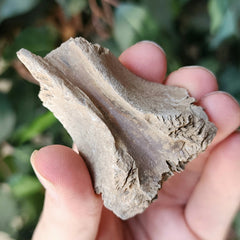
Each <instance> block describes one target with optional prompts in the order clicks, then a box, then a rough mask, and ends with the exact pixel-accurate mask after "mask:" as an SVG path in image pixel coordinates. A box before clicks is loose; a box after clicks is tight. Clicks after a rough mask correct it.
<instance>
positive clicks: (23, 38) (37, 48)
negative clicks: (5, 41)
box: [3, 25, 58, 61]
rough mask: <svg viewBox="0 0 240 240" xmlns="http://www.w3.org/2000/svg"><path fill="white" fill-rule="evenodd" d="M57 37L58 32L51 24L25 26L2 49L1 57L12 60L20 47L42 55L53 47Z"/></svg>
mask: <svg viewBox="0 0 240 240" xmlns="http://www.w3.org/2000/svg"><path fill="white" fill-rule="evenodd" d="M57 39H58V33H57V31H56V29H55V28H54V27H53V26H50V25H47V26H41V27H29V28H26V29H24V30H23V31H21V32H20V34H19V35H18V36H17V37H16V38H15V40H14V41H13V43H12V44H10V45H8V46H7V47H6V48H5V49H4V51H3V58H4V59H5V60H7V61H11V60H13V59H14V58H16V52H17V51H18V50H19V49H21V48H26V49H28V50H29V51H31V52H34V53H36V54H38V55H41V56H44V55H45V54H46V53H48V52H49V51H51V50H52V49H53V48H54V47H55V45H56V41H57Z"/></svg>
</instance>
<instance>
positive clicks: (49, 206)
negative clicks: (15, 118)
mask: <svg viewBox="0 0 240 240" xmlns="http://www.w3.org/2000/svg"><path fill="white" fill-rule="evenodd" d="M31 163H32V166H33V169H34V171H35V173H36V175H37V177H38V179H39V180H40V182H41V183H42V185H43V186H44V188H45V189H46V195H45V202H44V207H43V212H42V216H41V218H40V221H39V223H38V226H37V228H36V230H35V232H34V236H33V240H48V239H49V240H50V239H58V240H61V239H64V240H68V239H69V240H70V239H71V240H72V239H95V237H96V235H97V231H98V225H99V221H100V215H101V209H102V201H101V199H100V197H99V196H97V195H96V194H95V193H94V190H93V187H92V182H91V178H90V175H89V172H88V170H87V168H86V165H85V163H84V162H83V160H82V158H81V157H80V156H79V155H78V154H77V153H75V152H74V151H73V150H72V149H70V148H67V147H64V146H60V145H53V146H48V147H44V148H42V149H41V150H39V151H35V152H33V154H32V156H31Z"/></svg>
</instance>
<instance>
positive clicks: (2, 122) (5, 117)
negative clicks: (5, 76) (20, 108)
mask: <svg viewBox="0 0 240 240" xmlns="http://www.w3.org/2000/svg"><path fill="white" fill-rule="evenodd" d="M15 121H16V116H15V113H14V111H13V109H12V107H11V105H10V103H9V101H8V99H7V97H6V96H5V95H3V94H1V93H0V126H1V129H0V142H2V141H3V140H5V139H6V138H7V137H9V135H10V134H11V133H12V131H13V129H14V126H15Z"/></svg>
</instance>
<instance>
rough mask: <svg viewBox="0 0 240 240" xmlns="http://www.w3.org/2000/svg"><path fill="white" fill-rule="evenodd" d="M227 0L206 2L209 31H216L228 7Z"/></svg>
mask: <svg viewBox="0 0 240 240" xmlns="http://www.w3.org/2000/svg"><path fill="white" fill-rule="evenodd" d="M228 2H229V1H228V0H210V1H209V2H208V12H209V16H210V19H211V24H210V31H211V33H216V32H217V30H218V29H219V28H220V26H221V24H222V22H223V18H224V15H225V13H226V10H227V8H228Z"/></svg>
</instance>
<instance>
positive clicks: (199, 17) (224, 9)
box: [0, 0, 240, 240]
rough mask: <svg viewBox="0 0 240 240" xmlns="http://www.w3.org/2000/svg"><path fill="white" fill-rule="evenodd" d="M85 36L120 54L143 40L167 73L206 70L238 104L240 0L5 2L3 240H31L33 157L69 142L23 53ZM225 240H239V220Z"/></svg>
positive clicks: (0, 133)
mask: <svg viewBox="0 0 240 240" xmlns="http://www.w3.org/2000/svg"><path fill="white" fill-rule="evenodd" d="M75 36H83V37H85V38H87V39H88V40H90V41H92V42H98V43H100V44H102V45H104V46H106V47H108V48H110V49H111V51H112V52H113V53H114V54H115V55H117V56H118V55H119V54H120V53H121V52H122V51H123V50H124V49H126V48H127V47H129V46H131V45H132V44H134V43H136V42H137V41H141V40H146V39H147V40H153V41H156V42H157V43H158V44H160V45H161V46H162V47H163V48H164V50H165V52H166V54H167V58H168V72H171V71H173V70H176V69H178V68H179V67H181V66H184V65H202V66H205V67H207V68H209V69H210V70H211V71H212V72H213V73H214V74H215V75H216V76H217V78H218V81H219V85H220V89H221V90H224V91H227V92H229V93H231V94H232V95H233V96H234V97H235V98H236V99H237V100H238V101H240V1H239V0H209V1H207V0H205V1H204V0H198V1H194V0H192V1H190V0H168V1H165V0H135V1H134V0H131V1H120V0H119V1H117V0H102V1H96V0H55V1H54V0H41V1H40V0H0V239H1V240H7V239H19V240H25V239H31V235H32V232H33V230H34V227H35V225H36V223H37V220H38V218H39V215H40V212H41V208H42V204H43V193H44V191H43V188H42V187H41V185H40V184H39V182H38V181H37V179H36V178H35V176H34V173H33V171H32V169H31V166H30V163H29V158H30V155H31V153H32V151H33V150H35V149H39V148H40V147H42V146H45V145H48V144H53V143H54V144H64V145H67V146H71V144H72V142H71V139H70V137H69V136H68V134H67V133H66V131H65V130H64V129H63V127H62V126H61V124H60V123H59V122H58V121H57V120H56V119H55V118H54V116H53V115H52V114H51V113H50V112H48V111H47V110H46V109H45V108H43V107H42V105H41V102H40V100H39V99H38V97H37V94H38V86H36V85H34V84H32V83H29V82H28V81H25V80H29V81H31V80H32V78H31V76H30V75H29V73H28V72H27V71H26V70H25V68H24V67H23V65H22V64H21V63H20V62H19V61H18V60H17V59H16V54H15V53H16V51H17V50H18V49H20V48H22V47H24V48H27V49H29V50H31V51H32V52H34V53H36V54H39V55H41V56H44V55H45V54H46V53H47V52H49V51H51V50H52V49H54V48H56V47H57V46H58V45H59V44H60V43H61V42H63V41H65V40H67V39H68V38H69V37H75ZM228 239H231V240H234V239H240V215H239V216H237V217H236V218H235V221H234V223H233V226H232V229H231V231H230V233H229V237H228Z"/></svg>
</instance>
